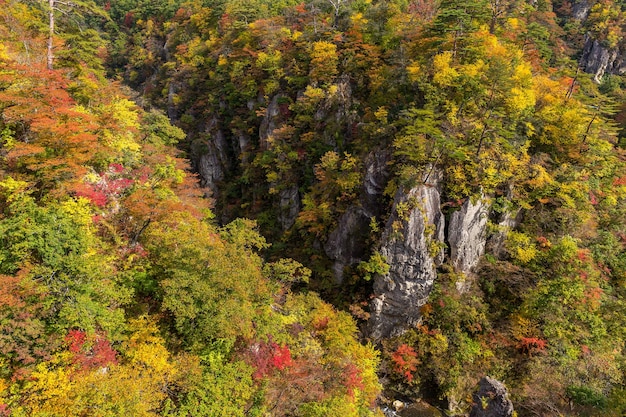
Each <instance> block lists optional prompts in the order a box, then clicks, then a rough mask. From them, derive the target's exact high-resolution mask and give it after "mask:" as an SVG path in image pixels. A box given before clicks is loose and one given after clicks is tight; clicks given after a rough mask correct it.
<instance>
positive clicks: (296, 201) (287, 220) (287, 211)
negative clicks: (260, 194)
mask: <svg viewBox="0 0 626 417" xmlns="http://www.w3.org/2000/svg"><path fill="white" fill-rule="evenodd" d="M299 212H300V193H299V192H298V187H297V186H293V187H290V188H287V189H284V190H281V191H280V225H281V226H282V228H283V230H288V229H290V228H291V226H293V225H294V223H295V222H296V218H297V217H298V213H299Z"/></svg>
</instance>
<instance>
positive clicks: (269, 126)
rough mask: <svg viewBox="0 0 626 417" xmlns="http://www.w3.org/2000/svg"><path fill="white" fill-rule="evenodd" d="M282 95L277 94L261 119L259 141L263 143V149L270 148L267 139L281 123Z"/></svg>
mask: <svg viewBox="0 0 626 417" xmlns="http://www.w3.org/2000/svg"><path fill="white" fill-rule="evenodd" d="M281 97H282V96H280V95H276V96H274V98H272V100H271V101H270V103H269V104H268V106H267V109H265V115H264V116H263V119H262V120H261V124H260V126H259V143H260V145H261V149H263V150H266V149H267V148H268V143H267V139H268V138H269V137H270V136H271V135H272V132H273V131H274V130H275V129H276V128H277V127H278V125H279V118H280V104H279V103H280V99H281Z"/></svg>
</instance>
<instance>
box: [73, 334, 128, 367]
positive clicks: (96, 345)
mask: <svg viewBox="0 0 626 417" xmlns="http://www.w3.org/2000/svg"><path fill="white" fill-rule="evenodd" d="M65 342H66V343H67V344H68V350H69V351H70V352H71V353H73V354H74V357H73V360H74V363H75V364H77V365H78V366H79V368H80V369H97V368H102V367H105V366H108V365H110V364H117V352H116V351H115V349H113V347H112V346H111V343H110V342H109V341H108V340H107V339H106V338H104V337H101V336H96V337H95V338H94V339H93V340H89V338H88V337H87V334H86V333H85V332H84V331H82V330H70V331H69V332H68V334H67V336H66V337H65Z"/></svg>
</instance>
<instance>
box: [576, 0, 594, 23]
mask: <svg viewBox="0 0 626 417" xmlns="http://www.w3.org/2000/svg"><path fill="white" fill-rule="evenodd" d="M594 3H595V2H591V1H589V0H577V1H574V3H573V4H572V14H571V16H572V18H573V19H575V20H578V21H583V20H585V19H587V16H589V11H590V10H591V6H593V4H594Z"/></svg>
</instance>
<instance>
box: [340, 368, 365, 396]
mask: <svg viewBox="0 0 626 417" xmlns="http://www.w3.org/2000/svg"><path fill="white" fill-rule="evenodd" d="M343 371H344V372H343V374H344V375H345V378H346V379H345V385H346V387H347V388H348V395H350V396H351V397H354V390H355V388H356V389H363V377H362V376H361V371H360V370H359V368H357V367H356V365H354V364H353V363H349V364H348V365H346V367H345V368H344V370H343Z"/></svg>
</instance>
